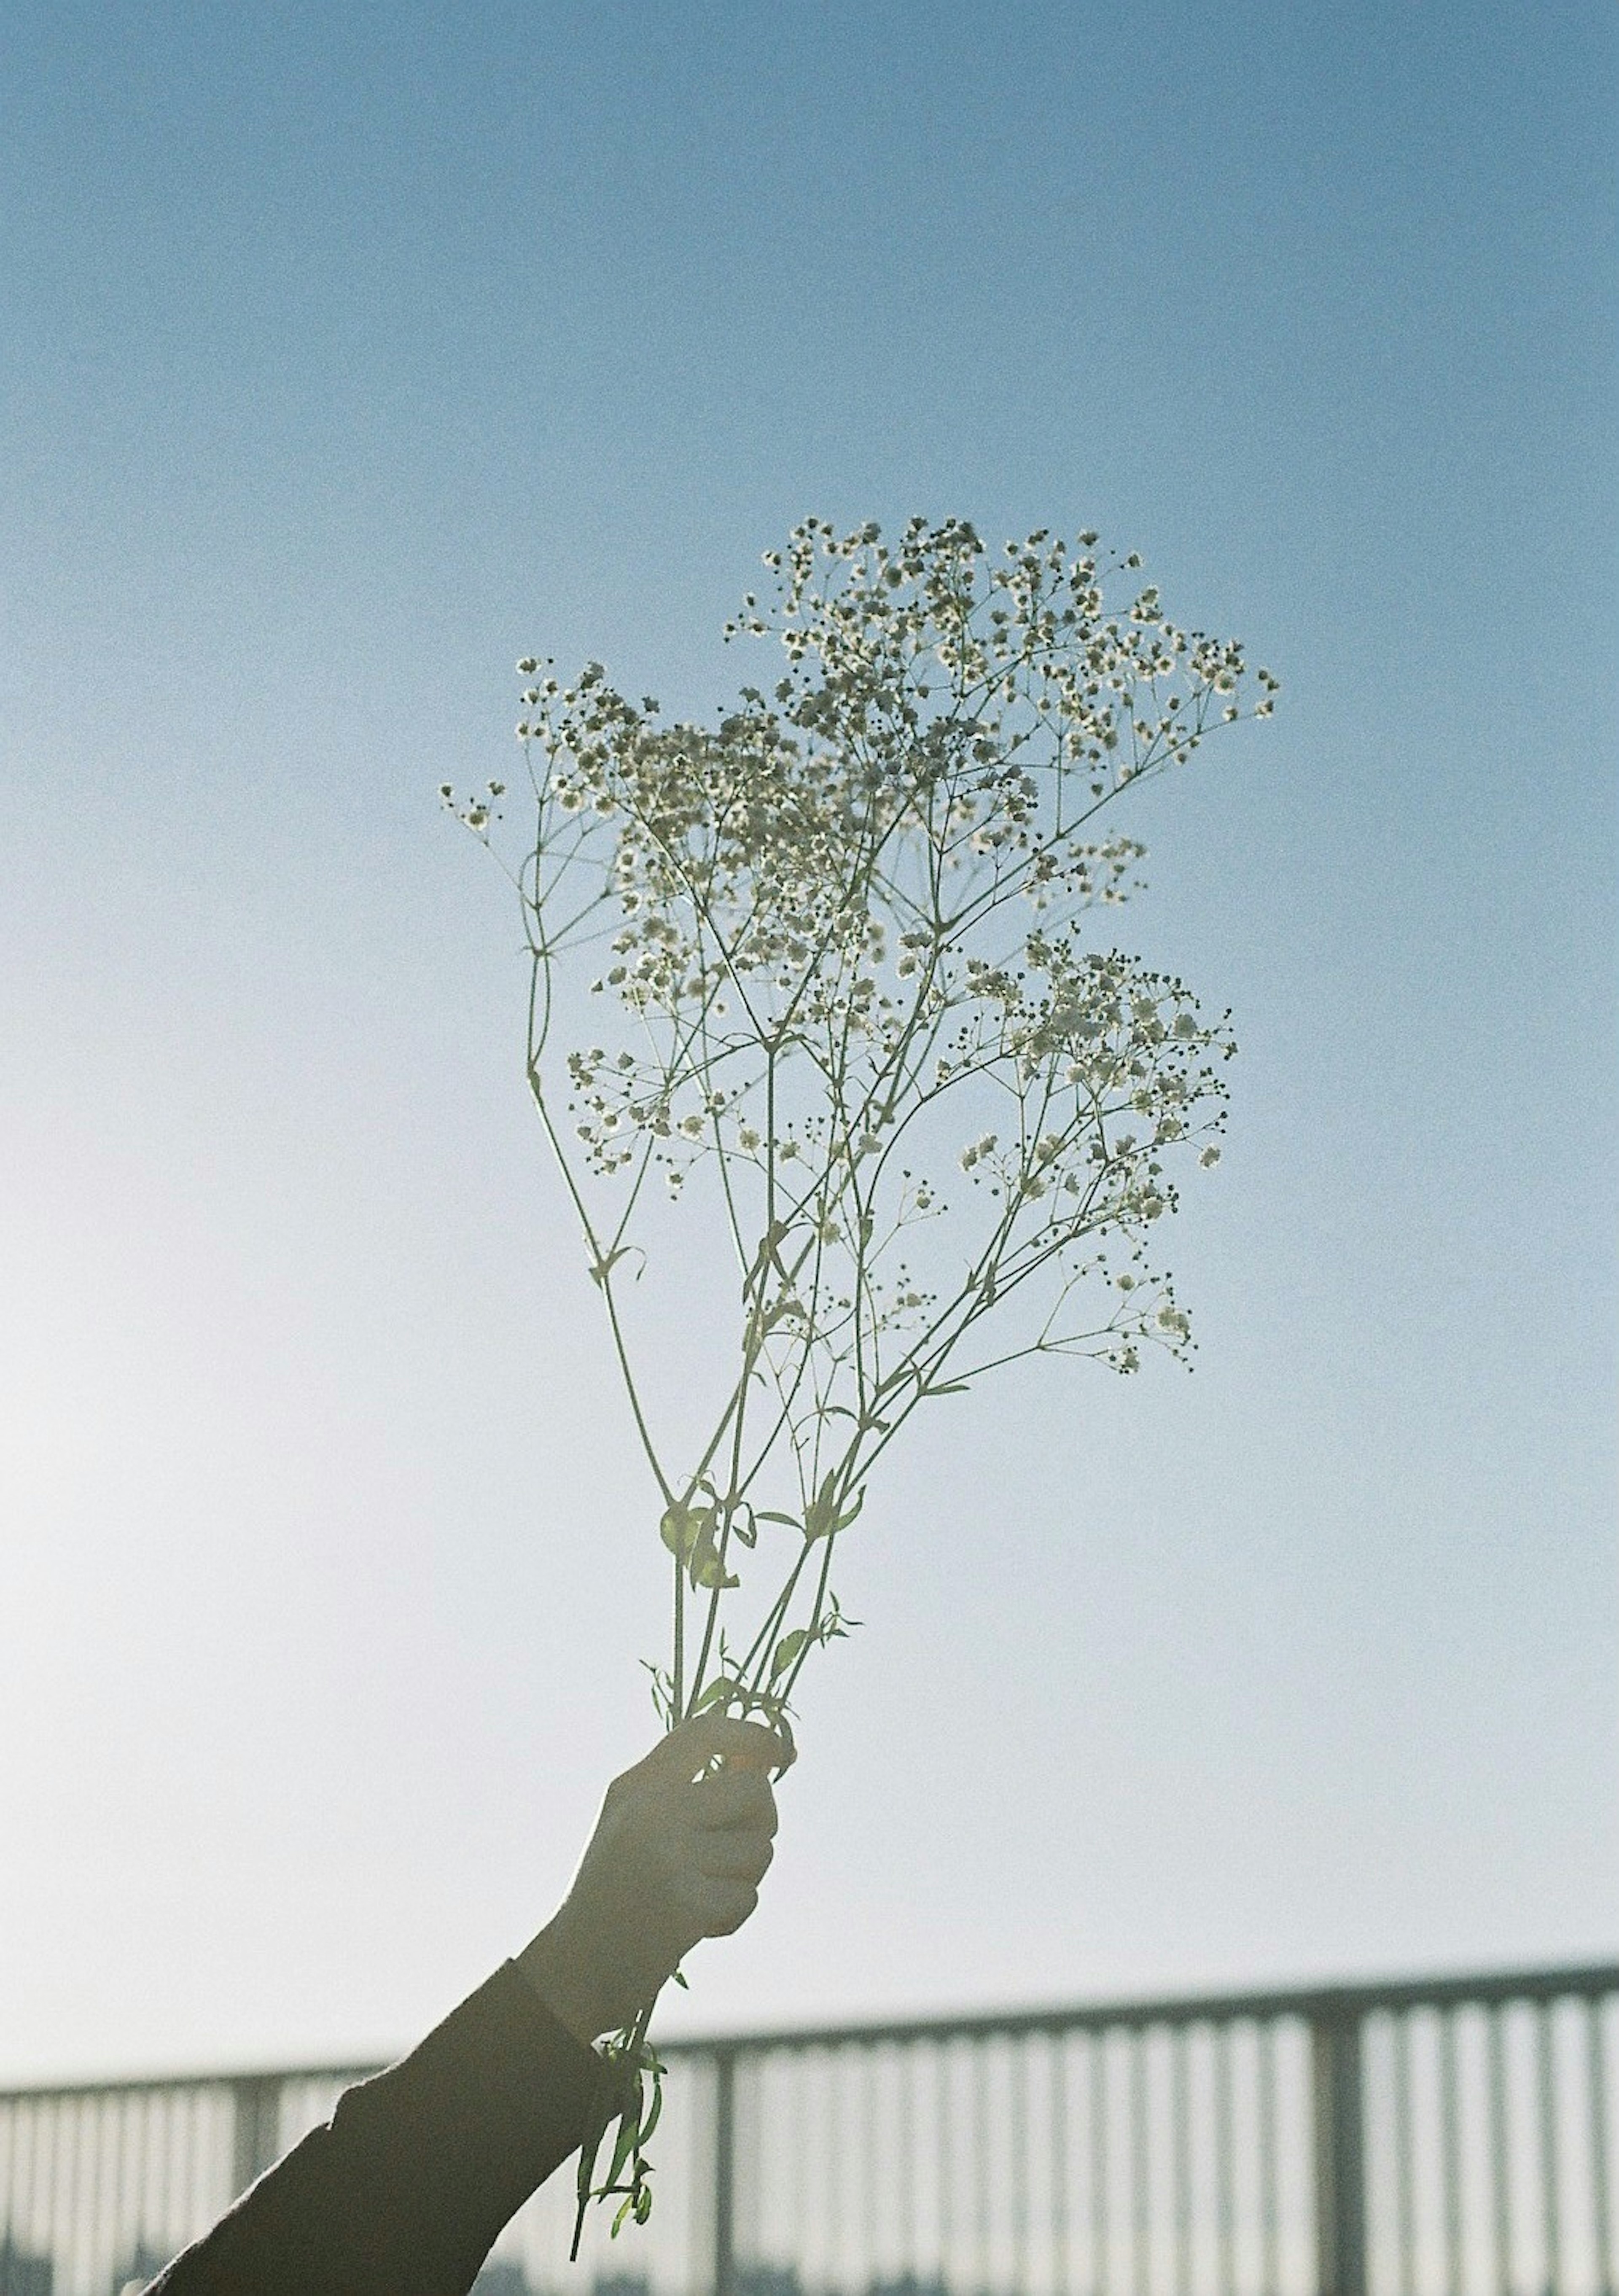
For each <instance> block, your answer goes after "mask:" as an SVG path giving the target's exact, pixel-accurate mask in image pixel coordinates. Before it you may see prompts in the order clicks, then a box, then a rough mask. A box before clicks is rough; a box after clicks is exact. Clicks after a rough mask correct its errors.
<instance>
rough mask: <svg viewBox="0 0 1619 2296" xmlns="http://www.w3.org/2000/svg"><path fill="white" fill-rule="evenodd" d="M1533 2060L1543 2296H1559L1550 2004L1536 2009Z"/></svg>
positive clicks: (1554, 2070) (1554, 2075) (1559, 2242)
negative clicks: (1538, 2138) (1536, 2085)
mask: <svg viewBox="0 0 1619 2296" xmlns="http://www.w3.org/2000/svg"><path fill="white" fill-rule="evenodd" d="M1538 2011H1539V2013H1538V2015H1537V2017H1536V2019H1535V2043H1536V2047H1535V2059H1536V2069H1537V2071H1538V2072H1539V2074H1540V2085H1539V2086H1540V2095H1539V2103H1540V2133H1541V2145H1540V2153H1541V2227H1542V2231H1543V2235H1544V2239H1545V2244H1546V2296H1562V2289H1563V2237H1562V2212H1561V2210H1560V2209H1559V2207H1558V2090H1557V2064H1556V2061H1555V2059H1554V2057H1553V2054H1552V2041H1553V2034H1552V2024H1551V2004H1550V2002H1549V2001H1542V2002H1541V2003H1539V2004H1538Z"/></svg>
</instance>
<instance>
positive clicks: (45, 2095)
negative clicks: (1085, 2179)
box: [0, 1962, 1619, 2104]
mask: <svg viewBox="0 0 1619 2296" xmlns="http://www.w3.org/2000/svg"><path fill="white" fill-rule="evenodd" d="M1616 1993H1619V1962H1595V1963H1587V1964H1579V1965H1576V1966H1573V1967H1569V1968H1563V1969H1527V1970H1525V1969H1519V1970H1506V1971H1488V1972H1477V1973H1476V1974H1473V1975H1470V1976H1461V1977H1426V1978H1421V1977H1419V1978H1401V1979H1394V1980H1387V1979H1381V1980H1370V1981H1368V1982H1365V1983H1355V1984H1341V1985H1303V1986H1290V1987H1284V1988H1280V1989H1269V1990H1267V1991H1264V1992H1253V1993H1205V1994H1180V1995H1171V1996H1169V1997H1151V1998H1149V1999H1141V2000H1131V1999H1121V2000H1117V2001H1101V2002H1087V2003H1081V2004H1077V2005H1071V2006H1058V2007H1055V2008H1043V2009H1003V2010H984V2011H976V2012H973V2013H970V2014H960V2013H958V2014H955V2015H953V2016H943V2017H904V2018H883V2019H875V2020H873V2019H867V2020H862V2021H848V2022H846V2023H840V2024H835V2025H783V2026H777V2027H772V2028H769V2029H766V2030H753V2031H750V2032H736V2033H715V2034H702V2035H691V2036H684V2035H682V2036H679V2037H675V2036H672V2035H671V2036H659V2035H657V2034H654V2035H653V2037H652V2038H653V2040H654V2043H655V2045H656V2046H657V2047H658V2051H659V2053H660V2054H662V2055H664V2056H666V2057H709V2058H713V2057H719V2056H724V2057H730V2058H733V2059H734V2058H739V2057H749V2056H762V2055H765V2054H770V2053H772V2052H775V2051H781V2050H809V2049H824V2048H849V2047H867V2048H880V2047H888V2046H894V2045H895V2044H900V2043H905V2042H929V2041H932V2042H939V2041H972V2040H990V2039H1000V2038H1006V2039H1016V2038H1021V2037H1023V2036H1025V2035H1029V2034H1048V2035H1061V2034H1064V2033H1098V2032H1107V2033H1112V2032H1122V2031H1129V2030H1142V2029H1145V2028H1148V2027H1151V2028H1156V2029H1163V2028H1165V2027H1175V2026H1186V2025H1209V2024H1241V2023H1255V2022H1258V2023H1267V2022H1270V2021H1272V2020H1275V2019H1278V2018H1284V2017H1294V2018H1298V2019H1301V2020H1303V2021H1306V2022H1309V2023H1326V2022H1334V2021H1340V2020H1345V2021H1346V2020H1349V2019H1352V2018H1355V2017H1363V2016H1367V2015H1372V2014H1376V2013H1378V2012H1379V2011H1401V2010H1411V2009H1427V2008H1436V2009H1437V2008H1447V2009H1449V2008H1459V2007H1460V2008H1472V2007H1478V2008H1493V2007H1499V2006H1501V2005H1509V2004H1512V2003H1515V2002H1520V2001H1521V2002H1551V2001H1566V2000H1574V2001H1579V2000H1583V2001H1600V2000H1602V1999H1604V1998H1605V1997H1607V1996H1608V1995H1611V1994H1616ZM385 2062H392V2060H391V2059H386V2060H385V2059H379V2060H377V2061H376V2062H355V2061H353V2060H352V2059H350V2060H347V2061H345V2062H341V2063H336V2064H316V2065H269V2066H264V2065H259V2066H255V2067H251V2068H249V2069H247V2070H245V2071H230V2072H192V2073H184V2072H181V2073H161V2074H141V2075H140V2076H138V2077H136V2078H135V2079H96V2080H82V2081H53V2082H51V2083H48V2084H32V2083H29V2084H24V2085H21V2086H18V2087H9V2088H0V2104H13V2103H28V2104H48V2103H53V2102H55V2101H58V2100H60V2101H62V2102H67V2101H70V2100H88V2099H92V2098H94V2097H97V2096H110V2095H122V2096H129V2095H144V2094H151V2093H152V2092H154V2091H158V2090H163V2089H176V2088H184V2089H200V2090H223V2089H231V2088H234V2087H237V2086H238V2085H239V2084H242V2083H247V2082H254V2081H281V2082H283V2083H292V2082H297V2081H307V2082H311V2083H315V2082H336V2083H348V2082H350V2081H356V2080H364V2079H367V2078H368V2077H369V2076H370V2075H371V2074H372V2073H376V2072H380V2071H381V2070H382V2066H383V2064H384V2063H385Z"/></svg>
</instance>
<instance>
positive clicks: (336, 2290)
mask: <svg viewBox="0 0 1619 2296" xmlns="http://www.w3.org/2000/svg"><path fill="white" fill-rule="evenodd" d="M599 2063H600V2060H599V2059H598V2058H597V2057H596V2056H595V2055H594V2054H593V2053H592V2051H590V2050H589V2049H587V2048H585V2046H584V2045H583V2043H582V2042H580V2041H577V2040H576V2039H575V2038H574V2036H573V2035H572V2034H571V2033H570V2032H568V2030H567V2029H566V2028H565V2027H564V2026H562V2025H560V2024H559V2023H558V2022H557V2021H556V2019H555V2018H554V2017H552V2014H551V2013H550V2011H549V2010H548V2009H547V2008H546V2007H545V2005H544V2002H542V2000H541V1999H540V1997H539V1995H538V1994H537V1993H536V1991H535V1989H534V1988H533V1987H532V1986H531V1985H530V1984H529V1982H528V1980H527V1978H526V1977H525V1976H524V1975H523V1973H522V1972H521V1971H520V1970H519V1968H518V1967H517V1965H516V1964H515V1963H514V1962H510V1961H509V1962H506V1963H505V1964H503V1966H502V1967H501V1968H499V1969H497V1970H496V1971H495V1975H494V1976H493V1977H492V1978H490V1979H489V1980H488V1982H487V1984H485V1985H480V1986H479V1988H478V1991H477V1992H476V1993H474V1994H472V1995H471V1996H470V1998H469V1999H467V2000H465V2001H463V2002H462V2005H461V2006H460V2008H459V2009H456V2010H453V2011H452V2012H451V2013H450V2015H449V2016H447V2017H446V2019H445V2021H444V2022H443V2024H442V2025H439V2026H437V2027H436V2028H435V2030H433V2031H432V2032H431V2033H429V2035H428V2037H427V2038H426V2040H425V2041H423V2042H422V2043H421V2046H420V2047H419V2048H416V2049H413V2050H412V2052H411V2054H410V2055H409V2056H408V2057H403V2058H401V2060H400V2061H399V2062H398V2063H397V2065H390V2066H389V2067H388V2071H386V2072H381V2073H378V2074H377V2075H376V2077H375V2078H374V2079H372V2080H365V2081H359V2082H357V2083H356V2086H355V2087H353V2088H350V2089H345V2091H344V2092H343V2095H341V2096H340V2097H339V2099H338V2103H337V2108H336V2110H335V2111H334V2112H333V2113H332V2116H331V2120H329V2121H328V2122H326V2123H325V2124H324V2125H323V2127H322V2128H316V2129H315V2130H313V2131H312V2132H311V2134H310V2135H309V2136H306V2137H305V2138H304V2140H303V2142H302V2144H297V2145H295V2146H294V2147H293V2149H292V2151H291V2152H290V2153H288V2154H287V2155H286V2157H285V2159H284V2160H282V2161H277V2162H276V2164H275V2166H274V2168H273V2169H266V2172H265V2174H264V2175H263V2176H262V2177H260V2178H259V2179H258V2183H257V2184H256V2185H252V2186H251V2187H250V2188H249V2190H248V2191H247V2192H246V2193H244V2194H242V2196H241V2199H240V2200H239V2201H238V2202H236V2205H235V2206H234V2208H233V2209H232V2210H230V2211H229V2213H228V2214H227V2215H225V2216H224V2217H222V2218H220V2220H219V2222H218V2223H217V2225H216V2226H214V2228H213V2230H212V2231H211V2232H210V2233H208V2234H206V2235H204V2237H203V2238H202V2239H201V2240H200V2241H198V2242H197V2243H195V2244H194V2245H193V2246H192V2247H191V2248H188V2249H187V2250H186V2251H185V2253H184V2255H183V2256H178V2257H176V2259H175V2261H174V2262H173V2263H172V2264H171V2265H170V2266H169V2267H168V2270H167V2271H166V2272H164V2273H162V2274H161V2275H160V2276H159V2277H158V2279H156V2280H155V2281H153V2283H152V2284H151V2290H150V2291H149V2296H465V2292H466V2291H467V2290H468V2289H470V2287H471V2285H472V2283H473V2281H474V2280H475V2279H476V2278H477V2277H478V2269H479V2267H480V2266H481V2265H482V2264H483V2261H484V2259H485V2258H486V2257H487V2255H488V2252H489V2251H490V2249H491V2247H492V2246H493V2245H494V2243H495V2239H496V2238H497V2236H498V2235H499V2234H500V2232H501V2229H502V2227H503V2226H504V2225H505V2224H506V2223H507V2221H508V2220H509V2218H511V2216H513V2215H514V2214H515V2212H516V2211H517V2210H518V2209H519V2208H520V2207H521V2205H522V2203H523V2202H525V2201H526V2200H527V2197H528V2195H529V2194H530V2193H532V2192H533V2191H534V2189H535V2187H536V2185H538V2184H540V2183H541V2182H542V2181H543V2180H544V2178H545V2177H548V2176H550V2174H551V2172H552V2169H555V2168H556V2167H557V2166H558V2165H559V2163H560V2162H561V2161H564V2160H566V2159H567V2157H568V2154H569V2153H571V2152H572V2151H573V2150H574V2149H575V2147H576V2145H577V2144H578V2143H579V2140H580V2136H581V2133H582V2131H583V2128H584V2125H585V2112H586V2110H587V2108H588V2105H589V2103H590V2097H591V2092H592V2087H593V2083H594V2080H595V2077H596V2071H597V2068H598V2065H599Z"/></svg>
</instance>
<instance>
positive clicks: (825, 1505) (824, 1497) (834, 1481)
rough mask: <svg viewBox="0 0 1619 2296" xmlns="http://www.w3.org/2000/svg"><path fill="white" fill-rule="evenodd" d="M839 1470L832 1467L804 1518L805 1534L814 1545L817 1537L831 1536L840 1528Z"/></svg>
mask: <svg viewBox="0 0 1619 2296" xmlns="http://www.w3.org/2000/svg"><path fill="white" fill-rule="evenodd" d="M837 1488H838V1471H837V1469H836V1468H835V1467H834V1468H832V1469H830V1471H829V1472H828V1473H827V1475H826V1477H825V1479H824V1480H823V1481H822V1486H821V1488H820V1489H819V1490H818V1491H817V1492H816V1494H815V1496H814V1498H813V1499H812V1500H811V1501H810V1505H809V1512H808V1513H807V1514H806V1515H805V1518H804V1536H805V1538H806V1539H808V1540H809V1542H810V1543H811V1545H812V1546H813V1545H814V1542H815V1540H816V1539H818V1538H829V1537H830V1535H831V1533H832V1532H833V1531H835V1530H836V1529H837V1528H838V1502H837V1499H836V1497H835V1496H834V1494H835V1492H836V1490H837Z"/></svg>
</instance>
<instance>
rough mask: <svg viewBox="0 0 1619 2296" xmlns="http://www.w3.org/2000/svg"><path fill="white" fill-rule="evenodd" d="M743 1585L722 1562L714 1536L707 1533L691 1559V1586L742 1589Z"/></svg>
mask: <svg viewBox="0 0 1619 2296" xmlns="http://www.w3.org/2000/svg"><path fill="white" fill-rule="evenodd" d="M741 1583H742V1582H741V1580H740V1579H739V1578H737V1577H736V1576H735V1574H734V1573H733V1572H731V1571H728V1570H726V1569H725V1566H724V1563H723V1562H721V1561H720V1558H719V1550H718V1549H717V1547H716V1546H715V1544H714V1539H713V1535H712V1534H711V1533H705V1535H704V1537H703V1538H702V1539H701V1540H700V1542H699V1546H698V1549H697V1552H696V1554H693V1556H692V1557H691V1584H692V1585H693V1586H694V1587H740V1585H741Z"/></svg>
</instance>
